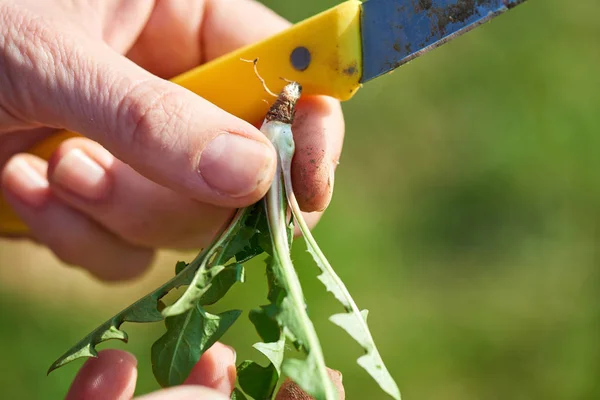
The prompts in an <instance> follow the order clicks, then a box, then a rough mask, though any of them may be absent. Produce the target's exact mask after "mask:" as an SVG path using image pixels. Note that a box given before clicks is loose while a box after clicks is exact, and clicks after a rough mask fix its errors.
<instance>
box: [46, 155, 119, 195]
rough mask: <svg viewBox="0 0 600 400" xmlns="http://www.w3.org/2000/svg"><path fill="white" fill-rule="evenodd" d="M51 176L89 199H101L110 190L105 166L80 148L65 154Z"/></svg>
mask: <svg viewBox="0 0 600 400" xmlns="http://www.w3.org/2000/svg"><path fill="white" fill-rule="evenodd" d="M50 178H51V180H52V182H53V183H56V184H58V185H59V186H60V187H62V188H63V189H65V190H67V191H69V192H71V193H72V194H75V195H77V196H79V197H82V198H84V199H87V200H92V201H94V200H100V199H102V198H103V197H105V196H106V194H107V193H108V190H109V182H108V176H107V174H106V171H105V170H104V168H102V167H101V166H100V165H99V164H98V163H97V162H96V161H94V160H93V159H92V158H91V157H89V156H88V155H87V154H85V153H84V152H83V151H82V150H80V149H73V150H70V151H69V152H68V153H67V154H65V155H64V156H63V157H62V158H61V159H60V160H59V161H58V163H57V165H56V167H55V168H54V170H53V171H52V176H51V177H50Z"/></svg>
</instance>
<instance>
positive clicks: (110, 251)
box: [0, 154, 153, 280]
mask: <svg viewBox="0 0 600 400" xmlns="http://www.w3.org/2000/svg"><path fill="white" fill-rule="evenodd" d="M46 169H47V165H46V162H45V161H43V160H41V159H40V158H37V157H35V156H32V155H30V154H19V155H16V156H14V157H13V158H11V159H10V160H9V161H8V163H7V164H6V166H5V167H4V169H3V171H2V175H1V176H0V178H1V181H0V182H1V184H0V186H1V187H2V191H3V195H4V197H5V199H6V201H7V202H8V203H9V205H10V206H11V207H12V208H13V209H14V210H15V212H16V213H17V214H18V216H19V217H20V218H21V219H22V220H23V222H25V224H27V225H28V226H29V227H30V230H31V234H32V235H33V236H34V237H35V239H36V240H38V241H39V242H41V243H43V244H45V245H46V246H48V247H49V248H50V250H52V251H53V252H54V253H55V254H56V255H57V256H58V258H60V259H61V260H62V261H63V262H65V263H67V264H71V265H77V266H82V267H83V268H85V269H87V270H88V271H89V272H90V273H92V274H93V275H94V276H96V277H97V278H100V279H102V280H120V279H131V278H134V277H137V276H139V275H140V274H141V273H142V272H144V271H145V270H146V269H147V267H148V266H149V265H150V263H151V261H152V257H153V253H152V251H151V250H149V249H146V248H142V247H137V246H133V245H129V244H127V243H125V242H123V241H121V240H120V239H118V238H117V237H115V236H114V235H111V234H109V233H108V232H106V231H105V230H104V229H102V228H101V227H100V226H98V225H97V224H96V223H95V222H93V221H91V220H90V219H89V218H87V217H85V216H84V215H82V214H80V213H79V212H77V211H75V210H73V209H72V208H70V207H68V206H66V205H65V204H62V203H61V202H60V201H59V200H57V199H56V198H55V197H53V196H52V193H51V192H50V187H49V183H48V180H47V178H46Z"/></svg>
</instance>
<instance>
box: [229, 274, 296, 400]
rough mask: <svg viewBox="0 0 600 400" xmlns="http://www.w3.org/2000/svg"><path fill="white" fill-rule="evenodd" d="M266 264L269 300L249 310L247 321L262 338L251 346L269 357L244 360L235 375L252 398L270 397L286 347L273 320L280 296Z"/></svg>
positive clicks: (283, 337) (279, 373)
mask: <svg viewBox="0 0 600 400" xmlns="http://www.w3.org/2000/svg"><path fill="white" fill-rule="evenodd" d="M269 271H270V267H269V264H267V277H269V299H270V300H271V301H272V303H271V304H269V305H267V306H261V307H260V309H255V310H251V311H250V315H249V317H250V321H251V322H252V323H253V324H254V327H255V328H256V331H257V332H258V334H259V336H260V337H261V339H262V340H263V342H259V343H255V344H254V345H253V347H254V348H255V349H256V350H258V351H260V352H261V353H262V354H263V355H264V356H265V357H267V359H268V360H269V362H270V363H269V365H267V366H266V367H264V366H262V365H260V364H258V363H256V362H254V361H245V362H243V363H242V364H240V366H239V367H238V378H239V382H240V387H241V388H242V389H243V390H244V391H245V392H246V393H248V394H249V395H250V396H252V397H253V398H254V399H271V398H272V396H273V393H274V391H275V388H276V387H277V382H278V381H279V377H280V376H281V364H282V363H283V355H284V350H285V336H284V335H283V334H282V330H281V328H280V327H279V324H278V323H277V321H276V320H275V315H276V314H277V312H278V311H277V310H278V305H277V304H276V303H273V302H280V301H281V300H282V299H283V298H280V297H277V296H273V293H275V292H277V293H278V292H279V291H280V289H276V288H275V286H276V282H273V281H272V280H271V278H272V276H273V274H272V273H270V272H269Z"/></svg>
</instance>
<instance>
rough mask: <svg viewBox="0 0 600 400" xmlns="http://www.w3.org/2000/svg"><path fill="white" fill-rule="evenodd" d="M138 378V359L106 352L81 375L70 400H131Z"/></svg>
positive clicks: (112, 351) (70, 394)
mask: <svg viewBox="0 0 600 400" xmlns="http://www.w3.org/2000/svg"><path fill="white" fill-rule="evenodd" d="M136 379H137V360H136V359H135V357H134V356H133V355H131V354H129V353H127V352H126V351H122V350H114V349H109V350H102V351H100V352H99V353H98V358H90V359H89V360H87V361H86V362H85V364H84V365H83V367H81V369H80V370H79V372H78V373H77V376H76V377H75V380H74V381H73V383H72V384H71V387H70V388H69V392H68V393H67V396H66V400H129V399H131V398H132V397H133V394H134V391H135V383H136Z"/></svg>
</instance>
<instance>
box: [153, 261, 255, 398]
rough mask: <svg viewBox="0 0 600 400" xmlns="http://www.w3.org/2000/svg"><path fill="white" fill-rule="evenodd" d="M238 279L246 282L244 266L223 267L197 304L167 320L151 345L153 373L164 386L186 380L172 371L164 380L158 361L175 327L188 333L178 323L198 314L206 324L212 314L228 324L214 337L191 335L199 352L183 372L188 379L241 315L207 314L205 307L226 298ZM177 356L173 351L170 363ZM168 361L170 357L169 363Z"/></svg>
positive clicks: (198, 317)
mask: <svg viewBox="0 0 600 400" xmlns="http://www.w3.org/2000/svg"><path fill="white" fill-rule="evenodd" d="M228 273H229V274H228ZM230 275H231V276H230ZM238 282H244V267H243V266H242V265H241V264H238V263H233V264H230V265H228V266H226V267H225V268H223V270H222V271H221V272H220V273H219V274H218V275H216V276H215V279H214V280H213V282H212V283H211V285H210V288H209V290H207V291H206V292H205V294H204V295H203V296H202V297H201V298H200V299H199V300H198V301H197V304H196V306H195V307H194V308H192V309H190V310H188V311H186V312H185V313H184V314H179V315H176V316H174V317H168V318H166V319H165V325H166V328H167V331H166V332H165V333H164V334H163V335H162V336H161V337H160V338H159V339H157V340H156V341H155V342H154V344H153V345H152V348H151V360H152V372H153V373H154V377H155V378H156V380H157V382H158V383H159V384H160V385H161V386H163V387H165V386H172V385H177V384H181V383H183V381H181V382H180V381H173V380H172V379H171V378H170V377H171V374H170V373H169V374H168V376H169V378H167V381H165V380H164V377H163V376H162V370H161V369H160V368H159V363H162V361H159V360H162V357H163V354H161V352H162V351H164V350H165V348H166V343H165V342H167V341H169V340H170V339H171V336H170V335H171V333H172V332H173V331H174V330H176V329H179V332H182V333H183V334H185V332H186V331H187V330H186V329H185V328H183V329H182V328H180V327H178V325H177V324H179V323H181V322H183V323H184V324H186V325H187V324H188V323H190V320H191V319H192V318H194V317H196V318H195V319H199V320H201V321H203V322H202V323H203V324H204V323H205V321H206V320H207V318H208V319H210V318H212V317H215V318H219V319H220V321H224V323H225V324H226V325H224V326H219V329H218V330H217V331H215V332H213V334H212V337H210V338H208V340H207V338H206V336H204V335H200V336H197V337H196V335H192V337H191V338H190V337H188V338H187V339H186V343H188V344H190V343H191V345H192V346H193V343H195V342H197V344H198V347H199V348H200V351H199V354H198V356H197V357H194V359H192V360H191V361H190V363H189V365H188V366H187V367H186V369H188V370H187V371H184V372H182V373H181V374H180V375H181V376H182V377H183V379H185V378H186V377H187V375H189V372H190V371H191V368H192V367H193V366H194V365H195V364H196V363H197V362H198V360H199V359H200V357H201V356H202V354H203V353H204V352H205V351H206V350H208V348H209V347H210V346H211V345H212V344H214V343H215V342H216V341H217V340H219V339H220V337H221V336H222V335H223V334H224V333H225V332H226V331H227V329H229V328H230V327H231V326H232V325H233V323H234V322H235V321H236V320H237V318H238V317H239V315H240V314H241V311H240V310H232V311H227V312H224V313H221V314H218V315H213V314H209V313H207V312H206V311H205V310H204V309H203V308H202V307H203V306H206V305H210V304H213V303H215V302H216V301H218V300H219V299H221V298H223V297H224V296H225V295H226V294H227V292H228V291H229V289H231V287H232V286H233V285H235V284H236V283H238ZM214 292H216V293H214ZM196 314H197V315H196ZM196 322H197V321H196ZM188 336H190V335H188ZM175 357H176V353H173V355H171V362H173V359H174V358H175ZM168 361H169V359H167V362H168ZM169 369H171V367H169ZM180 369H181V368H180Z"/></svg>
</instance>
